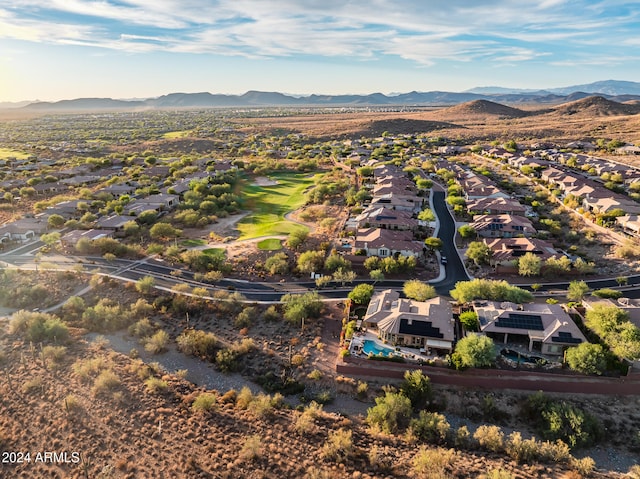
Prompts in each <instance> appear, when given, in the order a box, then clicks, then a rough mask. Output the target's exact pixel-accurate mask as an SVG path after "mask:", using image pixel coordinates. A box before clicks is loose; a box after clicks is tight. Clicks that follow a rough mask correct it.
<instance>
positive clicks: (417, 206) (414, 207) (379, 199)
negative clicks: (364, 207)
mask: <svg viewBox="0 0 640 479" xmlns="http://www.w3.org/2000/svg"><path fill="white" fill-rule="evenodd" d="M416 199H418V200H419V199H420V198H417V197H416ZM370 205H371V207H374V208H380V207H383V208H388V209H392V210H401V211H407V212H409V213H417V212H419V211H420V210H421V209H422V207H421V202H419V203H416V202H414V201H410V200H407V199H405V198H401V197H398V196H396V195H395V194H394V193H389V194H387V195H378V196H374V197H373V198H372V199H371V203H370Z"/></svg>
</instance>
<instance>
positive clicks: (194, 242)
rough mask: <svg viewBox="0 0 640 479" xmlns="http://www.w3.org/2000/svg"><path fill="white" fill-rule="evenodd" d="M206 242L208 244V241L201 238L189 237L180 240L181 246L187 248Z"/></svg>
mask: <svg viewBox="0 0 640 479" xmlns="http://www.w3.org/2000/svg"><path fill="white" fill-rule="evenodd" d="M205 244H207V242H206V241H205V240H203V239H199V238H189V239H186V240H182V241H180V246H186V247H187V248H190V247H193V246H202V245H205Z"/></svg>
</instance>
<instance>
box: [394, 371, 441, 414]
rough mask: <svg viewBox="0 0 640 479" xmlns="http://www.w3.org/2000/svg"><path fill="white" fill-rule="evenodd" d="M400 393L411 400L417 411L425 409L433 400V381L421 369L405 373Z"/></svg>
mask: <svg viewBox="0 0 640 479" xmlns="http://www.w3.org/2000/svg"><path fill="white" fill-rule="evenodd" d="M400 392H401V393H402V394H404V395H405V396H406V397H408V398H409V400H410V401H411V405H412V406H413V408H414V409H416V410H419V409H423V408H425V407H426V406H427V404H428V403H429V402H430V401H431V399H432V398H433V391H432V388H431V380H430V379H429V377H428V376H425V375H424V374H423V373H422V371H421V370H419V369H415V370H413V371H405V372H404V381H403V382H402V384H401V385H400Z"/></svg>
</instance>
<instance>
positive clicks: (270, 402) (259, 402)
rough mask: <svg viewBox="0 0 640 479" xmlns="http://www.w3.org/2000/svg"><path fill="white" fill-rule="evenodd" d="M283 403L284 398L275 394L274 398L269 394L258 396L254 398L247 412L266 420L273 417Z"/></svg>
mask: <svg viewBox="0 0 640 479" xmlns="http://www.w3.org/2000/svg"><path fill="white" fill-rule="evenodd" d="M281 403H282V396H281V395H279V394H275V395H274V396H273V397H272V396H269V395H268V394H262V393H261V394H258V395H257V396H254V397H253V400H252V401H251V402H250V403H249V405H248V407H247V410H248V411H249V412H251V413H252V414H253V415H254V416H256V417H259V418H265V417H269V416H271V415H273V412H274V410H275V409H276V408H277V407H280V405H281Z"/></svg>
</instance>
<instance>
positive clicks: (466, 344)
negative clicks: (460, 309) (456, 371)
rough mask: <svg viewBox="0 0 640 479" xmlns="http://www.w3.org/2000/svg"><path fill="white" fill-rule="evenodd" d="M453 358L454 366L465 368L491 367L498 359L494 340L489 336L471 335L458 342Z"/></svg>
mask: <svg viewBox="0 0 640 479" xmlns="http://www.w3.org/2000/svg"><path fill="white" fill-rule="evenodd" d="M453 357H455V359H454V364H459V365H461V366H462V367H463V368H482V367H490V366H492V365H493V363H494V361H495V357H496V353H495V348H494V344H493V340H492V339H491V338H490V337H488V336H482V335H479V334H469V335H467V336H465V337H464V338H462V339H461V340H460V341H458V344H457V345H456V350H455V353H454V354H453V355H452V358H453ZM455 361H459V363H457V362H455Z"/></svg>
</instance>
